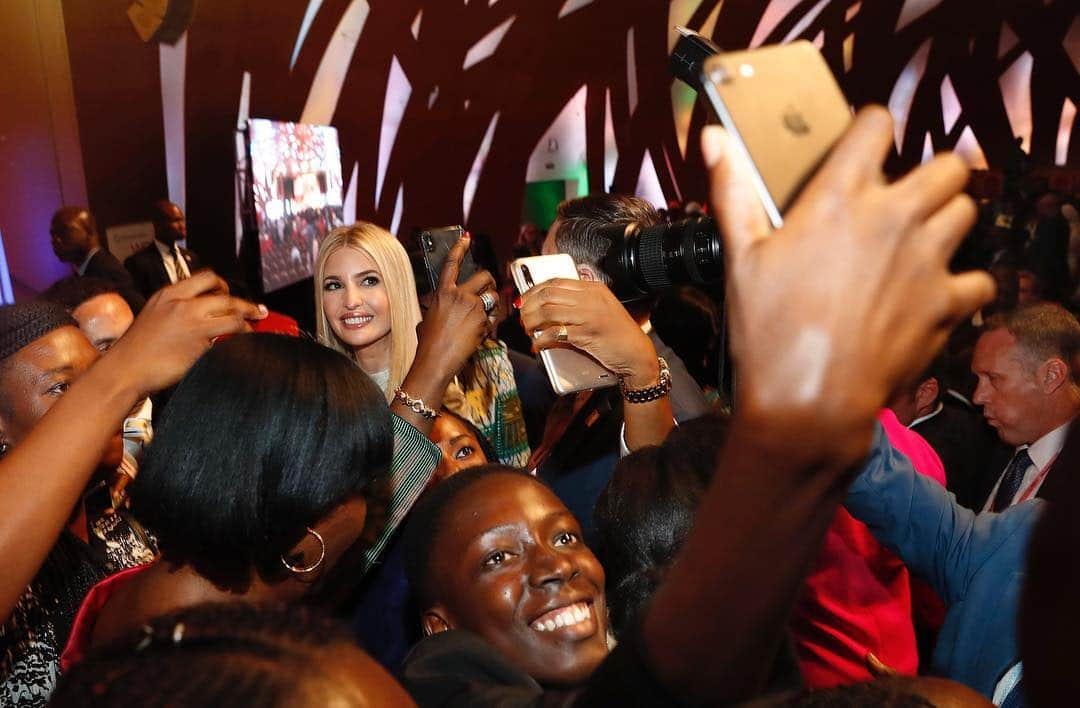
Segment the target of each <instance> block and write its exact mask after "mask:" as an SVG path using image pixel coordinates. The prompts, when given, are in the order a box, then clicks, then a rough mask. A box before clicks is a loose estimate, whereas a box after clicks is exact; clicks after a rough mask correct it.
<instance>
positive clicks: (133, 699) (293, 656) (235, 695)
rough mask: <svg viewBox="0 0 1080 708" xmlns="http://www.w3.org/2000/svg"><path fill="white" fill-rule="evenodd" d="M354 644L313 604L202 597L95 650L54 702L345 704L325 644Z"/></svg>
mask: <svg viewBox="0 0 1080 708" xmlns="http://www.w3.org/2000/svg"><path fill="white" fill-rule="evenodd" d="M351 643H352V639H351V637H350V635H349V634H348V633H347V632H346V631H345V630H344V629H343V628H342V627H341V626H340V625H338V624H337V623H335V622H333V621H331V620H330V619H328V618H326V617H324V616H322V615H320V614H317V613H316V612H315V611H313V610H311V609H309V608H305V607H297V606H292V607H290V606H287V605H253V604H248V603H242V602H232V603H211V604H204V605H196V606H194V607H190V608H187V609H184V610H181V611H179V612H176V613H172V614H169V615H165V616H162V617H158V618H156V619H154V620H153V621H151V622H150V623H149V624H148V625H146V626H145V627H143V628H142V629H141V630H140V631H138V632H135V633H132V634H130V635H128V636H126V637H123V638H121V639H119V640H117V641H115V642H112V643H110V644H108V645H106V646H104V647H101V648H99V649H95V650H94V651H92V652H91V653H90V655H89V656H87V657H86V659H84V660H83V661H81V662H80V663H78V664H75V665H74V666H73V667H72V668H71V669H70V670H69V671H67V672H66V673H65V674H64V676H63V677H62V678H61V679H60V682H59V684H58V685H57V688H56V692H55V693H54V694H53V696H52V700H51V701H50V705H56V706H66V707H69V708H73V707H75V706H79V707H81V706H112V707H113V708H120V707H126V706H132V707H134V706H206V705H236V706H255V705H258V706H290V705H325V704H327V703H328V702H329V701H331V700H333V701H334V705H339V703H338V701H342V700H343V699H345V698H346V697H347V693H348V692H342V691H338V690H336V686H337V681H338V677H336V676H332V675H329V674H327V673H326V672H325V671H324V670H323V667H322V664H323V662H322V661H321V660H320V652H322V651H323V650H325V649H326V648H328V647H335V646H340V645H342V644H351ZM321 658H323V659H325V656H323V657H321ZM343 704H344V705H350V704H351V703H350V702H345V703H343Z"/></svg>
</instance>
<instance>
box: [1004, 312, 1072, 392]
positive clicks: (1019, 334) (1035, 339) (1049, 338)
mask: <svg viewBox="0 0 1080 708" xmlns="http://www.w3.org/2000/svg"><path fill="white" fill-rule="evenodd" d="M998 329H1006V330H1008V332H1009V334H1011V335H1012V336H1013V337H1015V338H1016V341H1017V343H1018V344H1019V345H1020V346H1021V347H1022V348H1023V349H1024V350H1025V351H1026V352H1027V353H1028V354H1029V355H1030V356H1031V358H1032V359H1033V360H1037V361H1038V363H1040V364H1041V363H1043V362H1045V361H1047V360H1049V359H1054V358H1057V359H1061V360H1062V361H1064V362H1065V364H1066V365H1067V366H1068V367H1069V371H1070V372H1071V374H1072V380H1073V381H1074V382H1077V381H1078V378H1077V361H1076V356H1077V354H1078V353H1080V322H1077V320H1076V317H1075V316H1074V315H1073V314H1072V313H1071V312H1069V311H1068V310H1066V309H1065V308H1064V307H1062V306H1061V305H1057V304H1055V303H1049V302H1043V303H1039V304H1036V305H1028V306H1025V307H1018V308H1016V309H1014V310H1010V311H1008V312H1002V313H998V314H996V315H994V316H992V317H991V318H990V319H989V320H987V322H986V326H985V328H984V332H992V331H994V330H998Z"/></svg>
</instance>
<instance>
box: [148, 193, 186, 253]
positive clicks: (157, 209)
mask: <svg viewBox="0 0 1080 708" xmlns="http://www.w3.org/2000/svg"><path fill="white" fill-rule="evenodd" d="M151 219H152V220H153V222H154V238H156V239H157V240H158V241H161V242H162V243H164V244H165V245H166V246H171V245H173V244H174V243H176V242H177V241H182V240H184V239H186V238H187V221H186V220H185V219H184V212H183V211H182V210H181V209H180V207H178V206H176V205H175V204H173V203H172V202H170V201H168V200H165V199H162V200H160V201H156V202H154V207H153V209H152V210H151Z"/></svg>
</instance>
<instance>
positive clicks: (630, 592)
mask: <svg viewBox="0 0 1080 708" xmlns="http://www.w3.org/2000/svg"><path fill="white" fill-rule="evenodd" d="M727 429H728V424H727V419H726V418H724V417H723V416H720V415H718V414H713V415H708V416H705V417H702V418H697V419H695V420H692V421H690V422H688V423H684V424H683V425H680V426H679V427H677V428H675V430H673V431H672V433H671V434H670V435H669V436H668V439H667V440H666V441H665V442H664V444H663V445H661V446H652V447H646V448H642V449H641V450H638V451H636V452H634V453H632V454H630V455H628V456H627V457H624V458H623V459H621V460H619V463H618V464H617V465H616V466H615V471H614V473H613V474H612V476H611V480H610V481H609V482H608V485H607V487H605V488H604V490H603V491H602V492H601V493H600V498H599V499H598V500H597V502H596V509H595V511H594V516H595V518H594V521H595V525H596V530H597V539H598V542H597V547H596V555H597V557H598V558H599V559H600V562H601V564H602V565H603V566H604V572H605V574H606V576H607V605H608V616H609V618H610V620H611V628H612V632H614V634H615V636H616V637H620V638H621V637H625V636H627V634H629V633H631V632H632V630H633V627H634V625H635V623H636V622H637V620H638V619H639V618H640V616H641V613H642V610H643V609H644V607H645V605H646V604H647V603H648V601H649V599H650V598H651V597H652V595H653V593H655V592H656V589H657V588H658V587H659V586H660V582H661V581H662V580H663V578H664V575H665V574H666V573H667V569H668V567H669V565H670V564H671V561H673V560H674V559H675V556H676V555H677V554H678V552H679V550H680V549H681V548H682V546H683V543H684V542H685V541H686V538H687V537H688V536H689V534H690V528H691V527H692V526H693V523H694V517H695V515H696V514H697V507H698V503H699V502H700V501H701V499H702V497H704V495H705V492H706V490H708V488H709V483H710V481H711V480H712V477H713V473H714V470H715V467H716V457H717V455H718V454H719V452H720V449H721V447H722V446H723V444H724V441H725V440H726V439H727Z"/></svg>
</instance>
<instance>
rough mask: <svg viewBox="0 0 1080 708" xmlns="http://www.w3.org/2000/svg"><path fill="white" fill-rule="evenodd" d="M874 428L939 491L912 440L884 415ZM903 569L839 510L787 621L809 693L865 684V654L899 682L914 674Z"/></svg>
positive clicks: (934, 469) (941, 478)
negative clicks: (894, 674) (897, 674)
mask: <svg viewBox="0 0 1080 708" xmlns="http://www.w3.org/2000/svg"><path fill="white" fill-rule="evenodd" d="M878 420H879V422H880V423H881V425H882V427H883V428H884V429H885V434H886V435H887V436H888V437H889V442H890V443H892V445H893V447H895V448H896V449H897V450H899V451H900V452H902V453H904V454H905V455H907V456H908V458H909V459H910V460H911V461H912V464H913V465H914V467H915V469H916V470H917V471H919V472H920V473H922V474H925V475H927V476H929V477H932V478H933V479H934V480H936V481H937V482H939V483H940V484H941V485H942V486H944V484H945V468H944V466H943V465H942V464H941V460H940V459H939V458H938V456H937V453H935V452H934V450H933V448H931V447H930V444H929V443H927V442H926V440H924V439H923V438H922V436H920V435H919V434H918V433H916V432H915V431H913V430H908V429H907V428H906V427H904V426H903V425H901V424H900V421H898V420H897V419H896V415H894V414H893V412H892V411H890V410H887V409H885V410H882V411H881V412H880V413H879V414H878ZM911 606H912V601H911V589H910V585H909V577H908V572H907V568H905V567H904V565H903V564H902V563H901V562H900V560H899V559H897V558H896V556H894V555H893V554H892V553H890V552H889V551H887V550H885V548H883V547H882V546H881V545H880V544H879V543H878V542H877V541H876V540H875V539H874V537H873V536H872V535H871V534H870V531H869V529H867V528H866V525H865V524H863V523H862V522H860V521H856V520H855V518H853V517H852V516H851V515H850V514H849V513H848V512H847V511H846V510H845V509H843V508H841V509H840V510H839V511H838V512H837V514H836V518H835V519H834V520H833V525H832V527H831V528H830V529H829V530H828V532H827V533H826V535H825V541H824V544H823V546H822V549H821V552H820V554H819V555H818V560H817V565H816V566H815V567H814V569H813V570H812V571H811V572H810V574H809V576H808V577H807V579H806V585H805V587H804V589H803V592H802V595H801V597H800V598H799V601H798V603H797V604H796V607H795V611H794V613H793V614H792V620H791V631H792V635H793V637H794V639H795V648H796V651H797V653H798V656H799V664H800V668H801V669H802V672H803V680H804V682H805V683H806V685H807V686H809V687H811V688H824V687H828V686H837V685H841V684H848V683H856V682H859V681H869V680H871V679H872V678H873V677H872V676H871V675H870V672H869V670H868V669H867V668H866V654H867V652H873V653H874V654H875V655H876V656H877V657H878V658H879V659H881V660H882V661H883V662H885V664H887V665H889V666H891V667H893V668H894V669H896V670H897V671H898V672H900V673H901V674H907V675H914V674H915V673H916V671H917V670H918V667H919V654H918V650H917V648H916V644H915V628H914V626H913V624H912V619H911Z"/></svg>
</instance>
